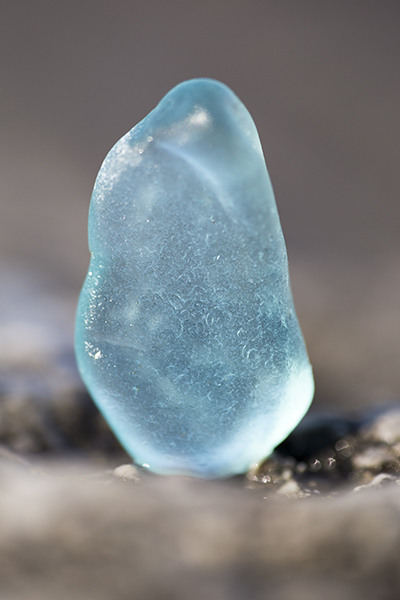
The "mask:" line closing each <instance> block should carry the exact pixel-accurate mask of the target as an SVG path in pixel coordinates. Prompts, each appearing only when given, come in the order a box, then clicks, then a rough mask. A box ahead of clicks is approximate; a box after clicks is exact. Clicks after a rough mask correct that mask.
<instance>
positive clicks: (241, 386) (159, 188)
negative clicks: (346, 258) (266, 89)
mask: <svg viewBox="0 0 400 600" xmlns="http://www.w3.org/2000/svg"><path fill="white" fill-rule="evenodd" d="M89 246H90V250H91V262H90V266H89V270H88V274H87V277H86V280H85V283H84V286H83V289H82V293H81V296H80V300H79V306H78V312H77V320H76V355H77V362H78V367H79V370H80V372H81V375H82V378H83V380H84V382H85V384H86V386H87V388H88V390H89V392H90V394H91V395H92V397H93V399H94V400H95V402H96V403H97V405H98V407H99V408H100V410H101V411H102V412H103V414H104V415H105V417H106V419H107V420H108V422H109V424H110V426H111V427H112V429H113V430H114V432H115V434H116V435H117V437H118V438H119V439H120V441H121V442H122V444H123V445H124V447H125V448H126V450H127V451H128V452H129V453H130V454H131V456H132V457H133V459H134V460H135V462H136V463H137V464H139V465H143V466H145V467H148V468H150V469H151V470H153V471H156V472H158V473H166V474H180V473H182V474H189V475H194V476H200V477H225V476H229V475H232V474H235V473H240V472H244V471H245V470H246V469H248V468H249V467H250V466H251V465H252V464H253V463H255V462H258V461H260V460H262V459H263V458H264V457H266V456H267V455H268V454H269V453H270V452H271V451H272V450H273V449H274V447H275V446H276V445H277V444H278V443H280V442H281V441H282V440H283V439H284V438H285V437H286V436H287V435H288V433H289V432H290V431H291V430H292V429H293V428H294V427H295V425H296V424H297V423H298V421H299V420H300V419H301V418H302V416H303V415H304V413H305V412H306V410H307V409H308V406H309V404H310V402H311V400H312V396H313V378H312V371H311V367H310V364H309V361H308V357H307V352H306V348H305V345H304V341H303V337H302V334H301V330H300V327H299V324H298V321H297V317H296V313H295V310H294V306H293V300H292V295H291V291H290V283H289V275H288V266H287V256H286V249H285V243H284V239H283V235H282V230H281V226H280V222H279V216H278V213H277V209H276V204H275V200H274V195H273V191H272V188H271V184H270V180H269V177H268V173H267V169H266V166H265V162H264V157H263V153H262V149H261V145H260V141H259V138H258V134H257V131H256V128H255V125H254V123H253V120H252V119H251V117H250V115H249V113H248V111H247V110H246V108H245V107H244V106H243V104H242V103H241V102H240V100H239V99H238V98H237V97H236V96H235V95H234V94H233V92H232V91H231V90H230V89H229V88H227V87H226V86H225V85H223V84H222V83H219V82H217V81H213V80H209V79H195V80H191V81H187V82H184V83H182V84H180V85H178V86H177V87H175V88H174V89H173V90H172V91H170V92H169V93H168V94H167V95H166V96H165V97H164V99H163V100H162V101H161V102H160V104H159V105H158V106H157V107H156V108H155V109H154V110H153V111H152V112H151V113H150V114H149V115H148V116H147V117H146V118H145V119H143V121H141V122H140V123H139V124H138V125H136V127H134V128H133V129H132V130H131V131H130V132H129V133H127V134H126V135H125V136H124V137H123V138H122V139H121V140H120V141H119V142H117V144H116V145H115V146H114V147H113V148H112V150H111V151H110V153H109V154H108V156H107V157H106V159H105V161H104V163H103V165H102V167H101V169H100V172H99V175H98V177H97V180H96V184H95V188H94V192H93V196H92V201H91V205H90V213H89Z"/></svg>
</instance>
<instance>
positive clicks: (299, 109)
mask: <svg viewBox="0 0 400 600" xmlns="http://www.w3.org/2000/svg"><path fill="white" fill-rule="evenodd" d="M399 32H400V4H399V3H398V2H396V1H395V0H379V2H378V1H377V0H374V1H372V0H363V1H361V0H353V1H352V2H350V1H349V0H336V1H335V2H329V1H327V0H302V1H299V0H280V1H279V2H274V1H272V0H201V1H199V2H193V1H190V0H168V2H166V1H165V0H146V2H144V1H139V0H136V1H135V0H131V1H126V0H113V1H112V2H111V1H110V0H79V1H78V0H68V2H67V1H57V0H36V1H35V2H32V1H30V0H3V2H2V8H1V18H0V73H1V78H0V82H1V95H0V128H1V136H0V156H1V159H0V211H1V212H0V256H1V263H0V313H1V314H0V371H2V370H3V372H4V373H5V372H6V371H7V369H17V370H18V368H20V367H21V368H22V366H23V365H24V364H28V363H29V364H30V363H32V361H33V362H35V361H36V362H37V361H39V362H40V361H42V363H43V361H46V360H47V359H48V358H49V357H54V354H55V353H57V352H59V351H60V348H61V349H62V351H63V352H64V351H65V352H67V350H68V348H69V351H70V348H71V340H72V335H73V313H74V307H75V303H76V299H77V294H78V292H79V289H80V286H81V284H82V282H83V279H84V276H85V273H86V269H87V265H88V260H89V253H88V250H87V235H86V228H87V212H88V207H89V201H90V195H91V190H92V187H93V183H94V180H95V177H96V174H97V171H98V169H99V167H100V164H101V162H102V160H103V158H104V157H105V155H106V154H107V152H108V150H109V149H110V148H111V146H112V145H113V144H114V143H115V142H116V141H117V140H118V139H119V138H120V137H121V136H122V135H123V134H125V133H126V132H127V131H128V130H129V129H131V127H133V125H135V124H136V123H137V122H138V121H139V120H141V119H142V118H143V117H144V116H145V115H146V114H147V113H148V112H149V111H150V110H151V109H152V108H154V107H155V106H156V104H157V103H158V102H159V100H160V99H161V98H162V97H163V96H164V94H165V93H166V92H167V91H168V90H170V89H171V88H172V87H173V86H174V85H176V84H178V83H179V82H181V81H183V80H185V79H190V78H193V77H212V78H215V79H219V80H221V81H223V82H224V83H226V84H227V85H228V86H230V87H231V88H232V89H233V90H234V92H235V93H236V94H237V95H238V96H239V98H240V99H241V100H242V101H243V102H244V104H245V105H246V106H247V108H248V109H249V111H250V113H251V114H252V116H253V118H254V120H255V122H256V125H257V127H258V130H259V134H260V138H261V142H262V145H263V148H264V152H265V156H266V161H267V166H268V169H269V172H270V175H271V179H272V183H273V186H274V189H275V193H276V199H277V204H278V210H279V212H280V216H281V222H282V226H283V230H284V234H285V238H286V242H287V247H288V253H289V261H290V268H291V277H292V286H293V292H294V297H295V303H296V307H297V310H298V314H299V318H300V321H301V325H302V328H303V332H304V335H305V338H306V342H307V345H308V348H309V353H310V358H311V362H312V363H313V365H314V370H315V377H316V386H317V392H316V399H315V405H314V406H315V408H327V409H330V410H333V411H336V410H342V409H343V410H352V409H357V408H361V407H364V406H368V405H370V404H375V403H378V402H385V401H390V400H393V399H396V398H398V397H399V395H400V365H399V354H400V235H399V231H400V203H399V200H400V197H399V192H400V169H399V166H398V165H399V156H400V111H399V107H400V78H399V73H400V69H399V67H400V35H399ZM60 336H61V337H60ZM60 340H61V341H60ZM46 357H47V358H46ZM21 361H22V362H21ZM24 361H25V362H24ZM43 364H44V363H43ZM71 364H72V363H71ZM21 365H22V366H21ZM42 366H43V365H42ZM17 367H18V368H17ZM73 369H74V367H73V366H71V370H70V371H68V373H67V375H65V373H64V375H65V377H72V376H73ZM13 385H14V384H13Z"/></svg>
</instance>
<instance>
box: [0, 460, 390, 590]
mask: <svg viewBox="0 0 400 600" xmlns="http://www.w3.org/2000/svg"><path fill="white" fill-rule="evenodd" d="M39 467H40V465H35V470H36V473H37V472H38V470H39V471H40V469H39ZM41 470H42V474H34V473H33V470H32V467H29V465H26V466H25V467H23V466H18V465H15V464H11V465H10V464H6V465H5V464H4V460H3V464H2V466H1V486H0V514H1V528H0V592H1V597H2V599H3V598H4V599H5V600H17V599H18V600H36V599H38V600H39V598H40V600H47V599H49V600H50V599H51V600H52V599H53V598H55V597H57V598H59V599H60V600H64V599H65V600H67V599H68V600H69V599H70V598H72V597H73V598H74V599H77V600H81V599H82V600H83V599H85V600H87V599H89V600H92V599H93V600H94V599H96V600H103V599H104V600H105V599H111V598H112V599H113V600H127V599H128V598H129V599H133V600H134V599H136V598H138V599H139V598H140V599H142V598H146V600H147V599H148V600H159V599H164V598H165V599H167V598H168V599H169V598H174V599H176V600H181V599H182V600H183V599H185V600H186V599H187V598H193V599H194V600H200V599H206V598H207V599H208V598H213V599H214V598H216V599H218V600H236V599H237V600H239V599H240V600H242V599H245V598H246V599H247V598H252V599H255V600H258V599H264V598H265V599H268V600H282V599H283V598H284V599H285V600H286V599H288V600H291V599H293V600H294V599H295V598H296V599H298V598H307V600H320V599H321V598H324V599H332V600H333V599H334V598H338V597H340V598H344V599H348V600H350V599H351V600H358V599H360V600H361V599H362V600H369V599H371V600H372V599H373V600H375V599H376V598H380V599H381V598H382V599H383V600H384V599H386V598H387V600H390V599H391V598H395V597H398V595H399V594H400V578H399V573H400V552H399V550H400V488H399V486H393V487H390V488H387V489H382V490H378V491H368V492H365V493H364V494H355V495H344V494H341V495H339V496H338V497H335V498H331V499H326V500H325V501H324V502H321V501H317V500H315V499H314V500H312V499H306V500H304V501H298V502H295V503H293V502H292V501H291V500H289V499H287V500H286V501H285V502H282V501H279V502H277V501H274V500H271V501H265V500H264V499H263V497H262V496H260V495H258V494H254V493H251V492H250V493H249V491H248V490H245V489H238V487H237V486H236V485H234V483H233V481H232V480H230V481H227V482H225V483H222V482H207V481H202V480H193V479H190V478H165V477H145V478H144V479H143V480H142V481H141V482H139V483H137V482H136V483H135V482H133V481H132V480H131V481H125V482H124V481H123V480H121V479H117V478H115V479H114V483H113V482H112V480H110V479H108V478H107V477H106V478H105V479H104V478H103V479H98V480H95V481H94V480H93V477H92V472H91V471H90V470H89V471H88V470H87V469H83V470H82V469H79V468H77V467H75V470H73V469H72V471H71V470H70V471H69V476H63V477H60V472H59V470H58V469H57V468H54V467H53V468H49V467H47V468H46V467H43V466H42V467H41Z"/></svg>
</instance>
